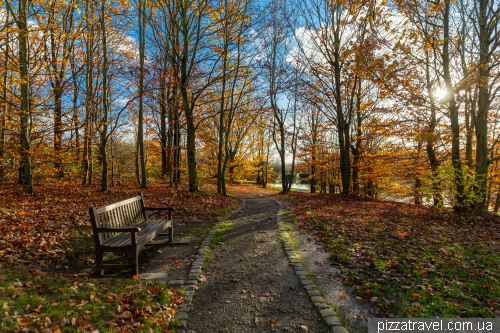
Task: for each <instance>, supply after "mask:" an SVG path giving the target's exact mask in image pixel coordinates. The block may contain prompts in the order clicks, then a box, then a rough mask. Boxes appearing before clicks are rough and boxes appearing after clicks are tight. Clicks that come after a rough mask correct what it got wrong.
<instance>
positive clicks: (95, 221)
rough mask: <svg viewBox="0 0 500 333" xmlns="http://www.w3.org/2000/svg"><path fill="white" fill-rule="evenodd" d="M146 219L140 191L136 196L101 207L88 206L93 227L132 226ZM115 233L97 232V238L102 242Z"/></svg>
mask: <svg viewBox="0 0 500 333" xmlns="http://www.w3.org/2000/svg"><path fill="white" fill-rule="evenodd" d="M92 215H93V216H92ZM146 219H147V216H146V212H145V210H144V198H143V196H142V193H141V194H139V195H138V196H136V197H133V198H130V199H126V200H123V201H120V202H117V203H114V204H112V205H108V206H105V207H102V208H98V209H95V208H93V207H91V208H90V220H91V221H92V227H93V228H126V227H132V226H134V225H136V224H138V223H141V222H144V221H145V220H146ZM116 234H117V233H115V232H102V233H99V240H100V242H101V244H102V242H104V241H106V240H107V239H109V238H111V237H113V236H115V235H116Z"/></svg>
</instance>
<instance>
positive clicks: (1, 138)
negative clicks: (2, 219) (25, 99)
mask: <svg viewBox="0 0 500 333" xmlns="http://www.w3.org/2000/svg"><path fill="white" fill-rule="evenodd" d="M9 14H10V13H9V11H7V16H6V18H5V23H6V24H9ZM9 40H10V33H9V32H7V34H6V42H5V52H4V66H3V70H4V73H3V92H2V100H3V105H2V120H1V124H0V126H1V128H0V182H4V181H5V178H6V176H5V175H6V172H5V168H6V163H5V147H6V130H7V76H8V70H7V66H8V64H9Z"/></svg>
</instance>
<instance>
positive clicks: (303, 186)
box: [271, 183, 311, 191]
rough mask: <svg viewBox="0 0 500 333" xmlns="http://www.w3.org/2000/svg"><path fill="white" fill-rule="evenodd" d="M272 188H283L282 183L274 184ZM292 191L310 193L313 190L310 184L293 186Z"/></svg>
mask: <svg viewBox="0 0 500 333" xmlns="http://www.w3.org/2000/svg"><path fill="white" fill-rule="evenodd" d="M271 185H272V186H275V187H281V186H283V185H282V184H281V183H274V184H271ZM291 189H292V190H306V191H309V190H310V189H311V187H310V185H309V184H292V187H291Z"/></svg>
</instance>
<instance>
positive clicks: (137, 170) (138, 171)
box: [135, 141, 141, 186]
mask: <svg viewBox="0 0 500 333" xmlns="http://www.w3.org/2000/svg"><path fill="white" fill-rule="evenodd" d="M139 155H140V149H139V141H136V144H135V177H136V179H137V184H139V186H141V165H140V162H139Z"/></svg>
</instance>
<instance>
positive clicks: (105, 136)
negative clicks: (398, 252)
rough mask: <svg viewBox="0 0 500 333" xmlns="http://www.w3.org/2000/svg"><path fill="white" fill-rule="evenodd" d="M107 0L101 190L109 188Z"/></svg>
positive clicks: (103, 21) (102, 6)
mask: <svg viewBox="0 0 500 333" xmlns="http://www.w3.org/2000/svg"><path fill="white" fill-rule="evenodd" d="M105 5H106V1H105V0H101V30H102V54H103V66H102V67H103V69H102V109H103V110H102V111H103V119H102V132H101V147H100V154H101V161H102V179H101V190H102V192H105V191H107V190H108V154H107V151H106V147H107V144H108V114H109V110H108V108H109V107H108V42H107V36H106V33H107V32H106V12H105Z"/></svg>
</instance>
